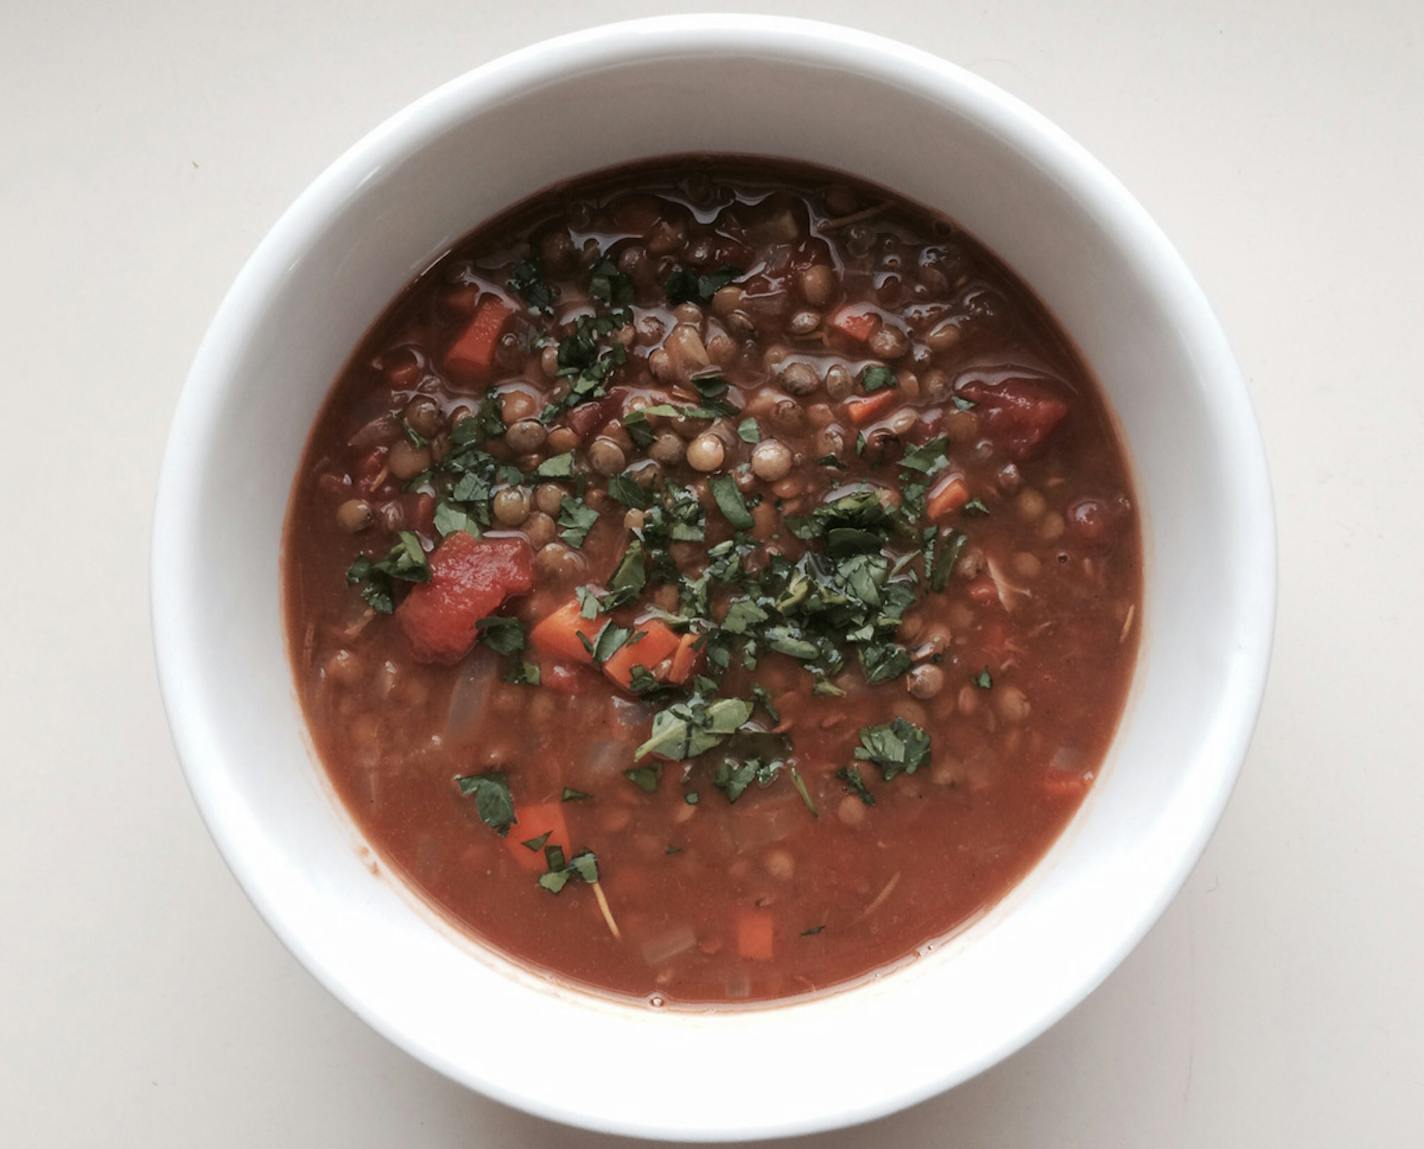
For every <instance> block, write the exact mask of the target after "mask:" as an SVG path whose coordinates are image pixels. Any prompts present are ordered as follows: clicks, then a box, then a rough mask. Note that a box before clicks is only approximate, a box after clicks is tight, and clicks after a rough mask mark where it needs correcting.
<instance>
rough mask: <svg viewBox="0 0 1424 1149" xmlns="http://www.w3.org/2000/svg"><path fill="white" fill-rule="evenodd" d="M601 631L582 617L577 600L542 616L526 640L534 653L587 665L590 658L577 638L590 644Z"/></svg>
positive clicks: (599, 626)
mask: <svg viewBox="0 0 1424 1149" xmlns="http://www.w3.org/2000/svg"><path fill="white" fill-rule="evenodd" d="M601 629H602V625H601V624H600V623H596V622H594V621H593V620H591V619H587V618H584V616H583V612H582V611H581V610H580V608H579V604H578V599H570V600H569V601H568V602H566V603H564V605H563V606H561V607H559V609H558V610H556V611H554V613H553V614H550V615H545V616H544V617H543V618H541V619H540V620H539V621H538V622H536V623H535V624H534V626H533V628H532V629H531V630H530V631H529V641H530V642H531V643H532V644H533V645H534V649H535V650H538V651H541V652H542V653H544V654H552V655H554V656H555V657H556V658H562V659H566V660H568V661H569V662H579V663H583V664H584V665H588V664H589V663H592V662H593V655H591V654H590V653H589V652H588V648H587V647H586V646H584V644H583V643H582V642H580V641H579V635H580V634H582V635H583V636H584V637H585V638H587V639H588V641H589V642H592V641H593V640H594V639H595V638H597V637H598V632H599V631H600V630H601Z"/></svg>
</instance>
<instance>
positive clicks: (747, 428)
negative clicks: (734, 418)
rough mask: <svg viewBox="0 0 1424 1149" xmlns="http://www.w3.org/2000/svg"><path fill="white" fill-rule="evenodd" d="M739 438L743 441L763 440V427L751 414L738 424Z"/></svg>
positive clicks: (754, 441)
mask: <svg viewBox="0 0 1424 1149" xmlns="http://www.w3.org/2000/svg"><path fill="white" fill-rule="evenodd" d="M737 438H739V439H740V440H741V441H742V442H743V443H760V442H761V427H760V426H758V425H757V421H756V420H755V419H754V418H752V417H751V416H750V415H748V416H747V417H746V418H745V419H743V420H742V421H741V422H740V423H738V424H737Z"/></svg>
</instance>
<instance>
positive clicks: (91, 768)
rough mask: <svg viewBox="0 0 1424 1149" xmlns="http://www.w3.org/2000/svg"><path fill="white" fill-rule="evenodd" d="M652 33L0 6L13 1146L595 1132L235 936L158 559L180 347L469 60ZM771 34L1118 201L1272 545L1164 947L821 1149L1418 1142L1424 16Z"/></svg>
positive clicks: (456, 1141) (438, 14)
mask: <svg viewBox="0 0 1424 1149" xmlns="http://www.w3.org/2000/svg"><path fill="white" fill-rule="evenodd" d="M701 6H702V7H707V6H709V5H705V4H704V5H701ZM678 7H681V5H677V4H666V5H661V6H658V7H655V6H653V5H651V4H646V3H612V2H600V3H592V2H590V3H584V4H574V3H569V4H541V3H537V2H536V3H516V4H505V5H492V4H488V3H484V2H481V0H466V2H465V3H463V4H458V3H451V2H450V0H401V2H400V3H387V4H378V3H368V2H365V0H325V2H322V3H300V2H296V0H282V2H279V0H244V2H242V3H231V4H228V5H220V4H217V3H213V2H210V0H190V2H188V3H174V2H171V0H167V2H163V3H159V2H157V0H131V2H129V3H123V2H116V3H107V4H99V3H90V4H85V3H82V2H76V0H3V2H2V3H0V143H3V145H4V160H3V164H0V268H3V275H0V334H3V339H2V340H0V396H3V408H2V409H3V412H4V414H3V416H0V419H3V423H0V426H3V428H4V440H3V441H4V444H5V448H4V451H3V456H0V457H3V459H4V462H5V467H4V474H5V477H6V479H7V490H8V494H7V495H6V496H5V498H4V499H3V502H0V508H3V509H0V515H3V518H4V520H5V522H6V526H7V535H8V540H7V543H6V545H5V546H4V550H3V554H4V557H3V558H0V567H3V570H4V573H3V575H0V612H3V627H0V635H3V641H4V655H3V658H0V667H3V671H0V673H3V679H0V718H3V720H4V721H3V729H4V732H5V734H4V740H3V743H0V745H3V751H2V752H0V757H3V764H4V775H3V783H0V862H3V864H0V1040H3V1053H0V1146H5V1147H7V1149H29V1147H32V1146H33V1147H49V1146H144V1147H146V1149H166V1147H169V1146H173V1147H179V1146H181V1147H184V1149H187V1147H190V1146H201V1147H203V1149H226V1147H235V1146H243V1147H246V1146H341V1147H343V1149H357V1147H366V1146H371V1147H382V1149H384V1147H387V1146H474V1147H481V1146H529V1147H538V1149H542V1147H568V1146H586V1145H590V1146H610V1145H612V1144H614V1142H613V1141H612V1140H611V1139H607V1138H600V1137H594V1136H591V1135H587V1134H583V1133H579V1132H576V1131H572V1130H568V1129H563V1128H558V1127H555V1126H551V1125H547V1124H545V1123H543V1122H541V1121H538V1120H535V1119H533V1118H529V1117H525V1116H523V1115H521V1114H517V1113H514V1112H511V1111H509V1110H506V1109H504V1108H502V1107H500V1106H498V1105H495V1104H493V1103H490V1102H487V1101H485V1100H483V1099H481V1098H479V1097H476V1096H474V1095H472V1094H470V1093H467V1092H465V1091H464V1090H463V1089H461V1088H459V1087H457V1086H455V1085H451V1084H449V1083H448V1082H446V1081H445V1080H443V1079H442V1078H440V1077H438V1076H436V1075H435V1074H434V1073H432V1072H430V1071H429V1070H426V1069H425V1068H423V1067H422V1066H420V1065H419V1064H417V1063H416V1062H414V1061H412V1060H411V1059H409V1058H408V1057H406V1056H405V1055H404V1054H402V1053H400V1052H398V1051H397V1050H395V1049H394V1048H393V1047H391V1046H389V1045H387V1044H386V1043H385V1042H384V1041H383V1040H382V1039H380V1038H378V1037H377V1036H376V1035H375V1034H374V1033H372V1032H371V1031H369V1030H368V1029H367V1028H366V1027H365V1026H364V1025H363V1024H362V1023H360V1022H358V1021H357V1020H356V1019H355V1018H354V1017H352V1016H351V1015H349V1014H348V1013H347V1012H346V1010H345V1009H343V1008H342V1007H341V1006H340V1005H338V1004H337V1003H336V1002H335V1001H334V1000H333V999H331V998H330V997H329V996H327V994H326V992H325V991H324V990H322V989H321V988H320V987H319V986H318V985H317V984H316V982H315V981H313V980H312V979H311V978H310V977H309V976H308V975H307V974H306V973H305V972H304V971H303V970H302V969H301V968H300V967H299V966H298V965H297V963H296V961H295V960H293V959H292V958H291V957H290V956H288V954H287V953H286V951H285V950H284V949H283V948H282V947H281V946H280V945H279V944H278V943H277V941H276V940H275V939H274V938H273V936H272V935H271V934H270V933H269V932H268V930H267V928H266V926H264V925H263V924H262V922H261V921H260V920H259V919H258V917H257V915H256V914H255V913H254V912H253V910H252V909H251V908H250V907H249V905H248V904H247V901H246V899H245V898H244V897H243V895H242V893H241V892H240V890H239V889H238V887H237V886H236V884H235V883H234V882H233V880H232V878H231V877H230V876H229V875H228V872H227V870H226V869H225V868H224V866H223V864H222V862H221V861H220V860H219V858H218V855H217V853H216V851H215V850H214V849H213V847H212V846H211V844H210V843H209V840H208V837H207V834H206V832H205V831H204V829H203V827H202V825H201V823H200V822H199V819H198V816H197V814H196V812H195V810H194V808H193V806H192V804H191V802H190V801H189V798H188V795H187V792H186V790H185V788H184V785H183V782H182V778H181V775H180V773H179V769H178V765H177V762H176V760H175V758H174V754H173V751H172V748H171V747H170V744H169V739H168V733H167V729H166V727H165V725H164V719H163V714H162V711H161V709H160V706H159V701H158V695H157V690H156V686H155V680H154V670H153V660H152V655H151V653H150V646H149V624H148V608H147V601H146V596H147V578H148V538H149V524H150V512H151V504H152V498H153V485H154V481H155V476H156V472H157V467H158V461H159V456H160V451H161V449H162V445H163V441H164V436H165V434H166V432H167V428H168V422H169V416H170V412H171V411H172V408H173V404H174V400H175V398H176V396H177V394H178V390H179V387H180V385H181V383H182V379H183V375H184V372H185V371H186V369H187V365H188V362H189V359H190V357H191V355H192V353H193V350H194V348H195V346H196V344H197V342H198V339H199V337H200V335H201V333H202V331H203V328H204V326H205V324H206V323H207V321H208V318H209V316H210V315H211V314H212V312H213V310H214V308H215V307H216V305H217V303H218V300H219V298H220V296H221V295H222V293H223V291H224V290H225V289H226V287H227V285H228V283H229V281H230V280H231V279H232V277H233V275H234V274H235V273H236V271H237V269H238V267H239V266H240V264H241V263H242V261H243V260H244V259H245V258H246V257H247V255H248V253H249V252H250V251H251V250H252V248H253V246H254V244H256V243H257V241H258V239H259V238H260V237H261V235H262V234H263V232H264V231H265V230H266V228H267V227H268V226H269V225H270V224H271V223H272V221H273V220H274V219H275V218H276V217H277V215H278V213H279V212H280V211H281V210H282V209H283V208H284V207H285V206H286V205H287V203H288V202H289V201H290V200H291V199H292V197H293V196H295V195H296V194H297V192H298V191H300V189H301V188H302V187H303V185H305V184H306V182H307V181H308V180H310V179H311V178H312V177H313V176H314V175H316V174H317V172H318V171H320V170H321V168H322V167H324V166H325V165H326V163H327V162H328V161H329V160H331V159H332V158H334V157H335V156H336V155H337V154H338V153H339V152H340V151H341V150H342V149H343V148H345V147H346V146H347V145H348V144H350V143H351V142H352V141H354V140H355V139H356V138H357V137H358V136H359V135H361V134H362V133H363V132H364V131H365V130H366V129H367V128H369V127H370V126H372V125H374V124H375V123H376V122H378V121H379V120H381V119H382V118H384V117H385V116H386V115H388V114H389V113H391V112H393V111H395V110H396V109H397V108H399V107H401V106H402V105H403V104H405V103H406V102H407V101H409V100H411V99H412V98H414V97H415V96H418V95H419V94H421V93H422V92H424V91H425V90H426V89H428V88H430V87H432V86H433V85H435V84H436V83H438V82H440V81H442V80H444V79H446V78H448V77H450V76H452V75H454V74H456V73H457V72H459V71H461V70H463V69H465V68H467V67H470V66H472V65H475V64H478V63H480V62H481V61H483V60H486V59H488V58H490V57H492V56H494V55H497V54H499V53H500V52H503V51H505V50H506V49H509V48H513V47H516V46H519V45H522V44H525V43H527V42H529V41H532V40H535V39H537V38H540V37H542V36H544V35H548V34H553V33H555V32H559V31H564V30H568V29H573V28H576V27H580V26H583V25H587V24H591V23H595V22H598V21H601V20H605V19H614V18H618V17H624V16H631V15H639V14H648V13H652V12H654V11H662V10H670V9H672V8H678ZM694 7H696V6H694ZM780 10H782V11H785V12H797V13H801V14H806V15H818V16H822V17H824V18H828V19H833V20H839V21H841V22H844V23H849V24H858V25H861V26H863V27H866V28H870V29H873V30H875V31H878V32H884V33H888V34H891V35H897V36H900V37H902V38H904V39H907V40H911V41H913V42H915V43H918V44H920V45H922V46H924V47H927V48H929V49H931V50H933V51H936V52H938V53H940V54H942V55H944V56H947V57H949V58H951V59H954V60H956V61H958V62H960V63H962V64H964V65H966V66H968V67H969V68H971V69H973V70H974V71H976V72H978V73H980V74H981V75H983V76H985V77H987V78H989V79H990V80H993V81H995V82H996V83H998V84H1001V85H1003V86H1004V87H1006V88H1008V89H1009V90H1010V91H1012V92H1014V93H1016V94H1017V95H1019V96H1021V97H1023V98H1025V99H1027V100H1028V101H1030V102H1031V103H1033V104H1035V105H1037V106H1038V108H1040V109H1041V110H1042V111H1044V112H1045V113H1047V114H1048V115H1049V116H1050V117H1051V118H1053V119H1055V120H1057V121H1058V122H1059V123H1060V124H1062V125H1063V126H1064V127H1065V128H1067V130H1068V131H1069V132H1071V133H1072V134H1074V135H1075V136H1076V137H1077V138H1078V139H1079V140H1081V141H1082V142H1083V143H1084V144H1085V145H1087V147H1088V148H1089V149H1091V150H1092V151H1094V152H1095V153H1097V155H1098V156H1100V157H1101V158H1102V159H1103V160H1104V161H1105V162H1106V163H1107V164H1108V166H1109V167H1111V168H1112V169H1113V170H1114V171H1116V172H1117V173H1118V175H1119V176H1121V177H1122V179H1123V180H1124V181H1125V182H1126V183H1127V185H1128V186H1129V187H1130V188H1131V189H1132V190H1133V191H1134V192H1135V193H1136V194H1137V195H1138V196H1139V197H1140V198H1141V200H1142V201H1143V202H1144V203H1145V204H1146V205H1147V208H1148V210H1149V211H1151V212H1152V213H1153V214H1154V215H1155V216H1156V217H1157V219H1158V220H1159V221H1160V222H1161V224H1162V225H1163V227H1164V228H1165V229H1166V231H1167V232H1168V234H1169V235H1171V236H1172V237H1173V239H1174V240H1175V241H1176V242H1177V244H1178V245H1179V246H1180V247H1181V249H1182V251H1183V252H1184V254H1185V255H1186V258H1187V260H1188V262H1189V263H1190V264H1191V265H1192V267H1193V268H1194V269H1195V271H1196V273H1197V275H1198V276H1199V277H1200V279H1201V281H1202V283H1203V285H1204V286H1205V288H1206V291H1207V293H1208V295H1209V296H1210V297H1211V298H1212V300H1213V301H1214V302H1215V305H1216V307H1217V309H1218V311H1219V313H1220V315H1221V317H1222V319H1223V321H1224V323H1225V325H1226V328H1227V330H1228V332H1229V334H1230V335H1231V337H1232V339H1233V341H1234V344H1235V346H1236V348H1237V351H1238V353H1239V355H1240V357H1241V361H1242V363H1243V365H1244V367H1245V370H1246V374H1247V376H1248V377H1249V380H1250V384H1251V387H1252V390H1253V393H1254V395H1255V399H1256V403H1257V405H1258V408H1259V410H1260V413H1261V418H1262V421H1263V423H1264V428H1265V435H1266V439H1267V443H1268V448H1269V451H1270V455H1271V463H1272V467H1273V472H1274V479H1275V484H1276V492H1277V499H1278V505H1279V511H1280V529H1281V544H1282V545H1281V576H1282V577H1281V608H1280V619H1279V633H1278V640H1277V643H1276V654H1275V666H1274V671H1273V674H1272V679H1271V684H1270V690H1269V693H1268V696H1267V700H1266V705H1265V711H1264V714H1263V716H1262V719H1261V725H1260V728H1259V731H1258V733H1257V737H1256V741H1255V745H1254V748H1253V750H1252V751H1251V755H1250V759H1249V761H1248V763H1247V766H1246V771H1245V774H1244V776H1243V778H1242V781H1241V784H1240V786H1239V787H1238V789H1237V791H1236V795H1235V798H1234V800H1233V802H1232V804H1231V807H1230V809H1229V810H1228V812H1227V814H1226V818H1225V821H1224V822H1223V824H1222V826H1221V829H1220V831H1219V832H1218V833H1217V835H1216V838H1215V840H1214V841H1213V843H1212V845H1211V847H1210V848H1209V849H1208V851H1207V853H1206V856H1205V857H1204V859H1203V860H1202V862H1201V864H1200V866H1199V867H1198V868H1197V870H1196V872H1195V874H1194V875H1193V876H1192V878H1191V879H1190V881H1189V882H1188V883H1187V886H1186V889H1185V890H1184V891H1183V893H1182V895H1181V897H1179V898H1178V899H1177V901H1176V903H1175V904H1174V905H1173V906H1172V908H1171V909H1170V910H1169V912H1168V913H1167V915H1166V916H1165V917H1164V918H1163V920H1162V922H1161V924H1160V925H1158V926H1157V928H1156V929H1155V930H1154V931H1153V932H1152V933H1151V935H1150V936H1149V937H1148V938H1147V940H1146V941H1145V942H1143V944H1142V945H1141V947H1140V948H1139V949H1138V950H1137V952H1136V953H1134V954H1133V955H1132V956H1131V957H1130V958H1129V959H1128V960H1127V961H1126V962H1125V963H1124V964H1123V966H1122V967H1121V969H1120V970H1119V971H1118V972H1117V973H1116V974H1114V975H1113V976H1112V977H1111V978H1110V979H1109V980H1108V981H1107V983H1106V984H1105V985H1103V986H1102V988H1101V989H1099V990H1098V991H1097V992H1096V993H1095V994H1094V995H1093V996H1092V997H1091V998H1090V999H1089V1000H1088V1001H1087V1003H1086V1004H1084V1005H1083V1006H1081V1007H1080V1008H1079V1009H1078V1010H1076V1011H1075V1012H1074V1013H1073V1014H1072V1015H1070V1016H1069V1018H1068V1019H1067V1020H1066V1021H1064V1022H1063V1023H1061V1024H1060V1025H1059V1026H1058V1027H1057V1028H1056V1029H1054V1030H1052V1031H1051V1032H1050V1033H1049V1034H1048V1035H1047V1036H1046V1037H1044V1038H1042V1039H1041V1040H1039V1041H1038V1042H1037V1043H1035V1044H1034V1045H1032V1046H1030V1047H1029V1048H1028V1049H1026V1050H1024V1051H1023V1052H1021V1053H1020V1054H1018V1055H1017V1056H1015V1057H1013V1058H1010V1059H1009V1060H1008V1061H1007V1062H1005V1063H1004V1064H1002V1065H1000V1066H999V1067H998V1068H996V1069H994V1070H992V1071H991V1072H989V1073H986V1074H985V1075H984V1076H982V1077H981V1078H979V1079H977V1080H976V1081H973V1082H971V1083H970V1084H968V1085H965V1086H963V1087H962V1088H960V1089H958V1090H957V1091H955V1092H954V1093H952V1094H950V1095H947V1096H944V1097H941V1098H939V1099H938V1100H935V1101H932V1102H930V1103H928V1104H925V1105H922V1106H920V1107H919V1108H916V1109H914V1110H912V1111H910V1112H907V1113H904V1114H902V1115H900V1116H898V1117H894V1118H891V1119H889V1120H886V1121H884V1122H881V1123H879V1124H877V1125H875V1126H873V1127H871V1128H870V1129H869V1130H862V1131H858V1132H850V1133H842V1134H836V1135H829V1136H825V1137H822V1138H816V1139H812V1140H811V1142H810V1144H812V1145H814V1146H816V1147H818V1149H820V1147H824V1149H830V1147H836V1149H841V1147H847V1146H863V1145H869V1144H876V1145H879V1146H884V1149H904V1147H909V1146H957V1147H958V1146H964V1147H968V1146H991V1147H994V1149H999V1147H1019V1146H1084V1147H1089V1146H1090V1147H1093V1149H1104V1147H1116V1146H1152V1147H1158V1146H1168V1147H1176V1146H1210V1147H1213V1149H1220V1147H1235V1146H1250V1147H1252V1149H1258V1147H1262V1146H1289V1147H1292V1149H1301V1147H1307V1146H1381V1145H1398V1146H1406V1145H1409V1146H1418V1145H1420V1144H1424V1111H1421V1101H1424V1041H1421V1037H1420V1031H1421V1023H1424V924H1422V923H1421V911H1424V801H1421V797H1424V753H1421V749H1420V742H1421V737H1424V728H1422V726H1421V721H1420V715H1421V712H1424V687H1421V683H1420V678H1421V676H1420V673H1419V670H1418V666H1419V660H1420V659H1421V658H1424V578H1421V574H1422V573H1424V571H1421V567H1424V541H1421V539H1424V514H1421V508H1424V463H1421V459H1424V398H1422V397H1421V396H1424V160H1422V159H1421V157H1422V156H1424V5H1421V4H1420V3H1419V2H1418V0H1399V2H1397V3H1385V2H1382V0H1381V2H1376V3H1354V4H1344V3H1340V2H1339V0H1328V2H1317V3H1284V2H1278V3H1265V2H1260V0H1249V2H1248V0H1193V2H1190V3H1178V2H1170V3H1169V2H1163V3H1158V4H1154V5H1140V6H1139V5H1129V4H1116V3H1112V2H1111V0H1078V2H1076V3H1062V4H1056V3H1033V2H1031V0H1020V2H1013V3H1010V2H995V0H979V2H975V3H970V2H956V3H931V2H921V3H917V2H911V0H904V2H901V3H886V4H866V3H843V2H839V0H823V2H822V3H820V4H794V5H793V4H788V5H783V6H781V8H780ZM550 129H551V131H556V130H557V126H556V125H550ZM214 510H215V512H218V513H220V511H221V508H214ZM763 1052H764V1053H766V1054H767V1055H768V1056H769V1057H770V1058H771V1062H772V1064H773V1065H774V1061H775V1057H776V1056H778V1055H780V1054H781V1053H782V1052H783V1051H763ZM794 1052H795V1051H794V1050H787V1051H784V1054H785V1055H786V1056H794ZM866 1055H867V1056H877V1057H879V1056H891V1057H893V1056H894V1051H893V1049H885V1050H867V1051H866ZM854 1081H855V1074H854V1070H853V1067H848V1072H847V1088H852V1089H853V1088H854Z"/></svg>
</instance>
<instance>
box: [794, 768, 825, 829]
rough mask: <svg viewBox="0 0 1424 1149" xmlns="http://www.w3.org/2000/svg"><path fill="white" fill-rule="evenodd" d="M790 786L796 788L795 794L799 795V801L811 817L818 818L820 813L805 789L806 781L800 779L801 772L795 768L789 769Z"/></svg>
mask: <svg viewBox="0 0 1424 1149" xmlns="http://www.w3.org/2000/svg"><path fill="white" fill-rule="evenodd" d="M789 773H790V774H791V785H793V786H794V787H796V793H798V794H800V795H801V801H803V802H805V803H806V809H808V810H810V811H811V817H813V818H819V817H820V816H821V811H820V810H818V809H816V803H815V801H814V800H813V799H812V797H811V791H810V790H808V789H807V788H806V781H805V779H804V778H802V777H801V772H800V771H799V770H797V769H796V767H795V766H793V767H791V769H790V771H789Z"/></svg>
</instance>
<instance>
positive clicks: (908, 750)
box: [855, 718, 930, 782]
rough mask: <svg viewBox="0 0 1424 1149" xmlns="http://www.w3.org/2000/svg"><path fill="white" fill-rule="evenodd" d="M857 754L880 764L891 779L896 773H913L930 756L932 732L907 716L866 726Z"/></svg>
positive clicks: (865, 759)
mask: <svg viewBox="0 0 1424 1149" xmlns="http://www.w3.org/2000/svg"><path fill="white" fill-rule="evenodd" d="M855 756H856V757H857V758H859V759H860V760H861V761H862V762H871V763H874V764H875V765H876V766H878V767H880V775H881V777H882V778H884V779H885V781H887V782H889V781H890V780H891V779H892V778H894V777H895V776H896V775H897V774H913V773H914V772H915V771H916V770H918V769H919V768H920V767H921V766H923V765H924V764H925V763H926V762H927V761H928V760H929V756H930V736H929V735H928V734H926V733H925V732H924V730H922V729H921V728H920V727H919V726H916V725H915V724H914V723H913V722H911V721H910V720H909V719H907V718H896V719H894V721H892V722H890V723H888V724H886V725H883V726H864V727H862V728H861V731H860V745H859V746H857V747H856V749H855Z"/></svg>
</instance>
